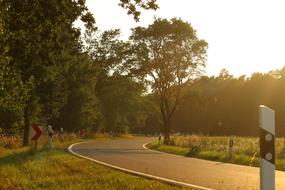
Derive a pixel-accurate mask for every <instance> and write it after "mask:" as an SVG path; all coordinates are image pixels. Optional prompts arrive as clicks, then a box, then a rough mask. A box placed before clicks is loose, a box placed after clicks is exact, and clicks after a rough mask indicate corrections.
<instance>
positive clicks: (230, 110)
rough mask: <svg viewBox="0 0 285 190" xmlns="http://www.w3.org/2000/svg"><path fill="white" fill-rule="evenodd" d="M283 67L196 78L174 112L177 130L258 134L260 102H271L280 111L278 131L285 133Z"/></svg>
mask: <svg viewBox="0 0 285 190" xmlns="http://www.w3.org/2000/svg"><path fill="white" fill-rule="evenodd" d="M283 70H284V69H280V70H276V71H272V72H269V73H267V74H261V73H255V74H252V76H250V77H245V76H241V77H239V78H234V77H233V76H231V75H230V74H229V73H228V72H225V71H223V72H222V73H223V74H222V73H221V74H220V75H219V76H217V77H207V76H205V77H202V78H200V79H196V80H195V81H194V82H193V83H191V85H190V86H189V87H186V89H185V91H186V92H187V94H189V96H188V98H187V99H185V100H184V103H183V105H181V106H180V108H179V110H178V111H177V112H176V113H175V114H174V116H173V123H175V125H174V127H173V129H174V131H179V132H183V133H196V134H197V133H198V134H199V133H203V134H208V135H241V136H258V135H259V128H258V106H259V105H267V106H269V107H270V108H272V109H273V110H275V112H276V135H277V136H284V135H285V130H284V123H285V119H284V117H283V115H284V114H285V110H284V107H285V101H284V95H283V94H284V92H285V89H284V87H285V80H284V77H282V75H280V74H278V73H282V71H283ZM225 73H228V74H226V75H225ZM273 73H274V75H273ZM191 89H192V90H191ZM193 89H194V91H195V92H194V91H193ZM195 94H196V95H195Z"/></svg>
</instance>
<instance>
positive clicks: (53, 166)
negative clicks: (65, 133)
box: [0, 139, 186, 190]
mask: <svg viewBox="0 0 285 190" xmlns="http://www.w3.org/2000/svg"><path fill="white" fill-rule="evenodd" d="M75 141H78V139H77V140H76V139H73V140H72V141H68V142H66V143H64V144H60V143H59V142H56V143H55V148H53V149H51V150H49V149H47V148H45V147H44V146H42V145H41V146H40V147H39V149H38V151H37V152H36V153H34V152H33V151H31V149H29V148H3V147H2V148H1V147H0V148H1V152H0V189H1V190H15V189H24V190H26V189H27V190H30V189H36V190H39V189H58V190H61V189H68V190H72V189H74V190H79V189H80V190H84V189H86V190H87V189H88V190H89V189H92V190H96V189H98V190H105V189H106V190H117V189H121V190H135V189H138V190H139V189H141V190H152V189H153V190H158V189H161V190H178V189H186V188H180V187H176V186H172V185H168V184H165V183H162V182H158V181H155V180H148V179H145V178H143V177H137V176H133V175H130V174H126V173H123V172H120V171H117V170H114V169H110V168H107V167H104V166H101V165H99V164H96V163H94V162H91V161H87V160H85V159H82V158H78V157H76V156H74V155H71V154H70V153H68V152H66V151H65V149H64V148H65V147H67V146H68V144H71V143H72V142H75Z"/></svg>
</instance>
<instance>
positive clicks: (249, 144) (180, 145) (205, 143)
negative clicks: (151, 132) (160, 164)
mask: <svg viewBox="0 0 285 190" xmlns="http://www.w3.org/2000/svg"><path fill="white" fill-rule="evenodd" d="M171 139H172V142H173V145H164V144H161V145H158V142H157V141H154V142H151V143H150V144H148V145H147V147H148V148H150V149H154V150H158V151H162V152H167V153H171V154H177V155H182V156H187V157H195V158H201V159H206V160H213V161H220V162H227V163H234V164H241V165H247V166H259V139H258V138H254V137H235V138H234V146H233V153H232V157H230V156H229V152H228V146H229V145H228V144H229V137H218V136H216V137H213V136H212V137H210V136H202V135H188V136H172V138H171ZM275 147H276V169H278V170H283V171H285V139H284V138H277V139H276V142H275Z"/></svg>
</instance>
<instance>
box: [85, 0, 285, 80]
mask: <svg viewBox="0 0 285 190" xmlns="http://www.w3.org/2000/svg"><path fill="white" fill-rule="evenodd" d="M118 2H119V0H87V6H88V7H89V9H90V10H91V11H92V12H93V14H94V16H95V18H96V22H97V26H98V27H99V29H101V30H106V29H112V28H120V29H121V31H122V36H123V37H124V38H127V37H128V36H129V34H130V28H132V27H135V26H138V25H142V26H147V25H149V24H150V23H152V21H153V18H154V16H156V17H163V18H173V17H179V18H182V19H183V20H186V21H188V22H190V23H191V24H192V26H193V27H194V29H196V30H197V34H198V36H199V38H202V39H205V40H206V41H207V42H208V43H209V49H208V64H207V73H208V74H209V75H217V74H218V73H219V72H220V70H221V69H222V68H226V69H228V70H229V71H230V73H232V74H234V75H235V76H239V75H243V74H247V75H248V74H251V73H252V72H257V71H258V72H267V71H269V70H273V69H277V68H281V67H283V65H285V56H284V55H285V47H284V45H285V1H284V0H158V4H159V6H160V9H159V10H157V11H156V12H154V11H145V12H143V14H142V15H141V21H140V22H139V23H136V22H135V21H134V20H133V18H132V17H131V16H128V15H127V14H126V11H125V10H123V9H122V8H121V7H119V6H118Z"/></svg>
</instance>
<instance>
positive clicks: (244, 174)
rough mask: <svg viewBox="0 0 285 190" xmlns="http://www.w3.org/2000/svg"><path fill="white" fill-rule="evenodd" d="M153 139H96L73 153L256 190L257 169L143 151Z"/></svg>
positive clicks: (282, 182) (284, 176)
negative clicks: (145, 145) (144, 145)
mask: <svg viewBox="0 0 285 190" xmlns="http://www.w3.org/2000/svg"><path fill="white" fill-rule="evenodd" d="M151 140H153V138H149V137H135V138H131V139H123V140H122V139H120V140H97V141H93V142H87V143H81V144H76V145H74V146H73V147H72V151H73V152H75V153H77V154H80V155H82V156H85V157H88V158H92V159H95V160H97V161H100V162H104V163H108V164H111V165H114V166H118V167H121V168H125V169H128V170H133V171H137V172H141V173H146V174H150V175H154V176H159V177H163V178H167V179H171V180H176V181H180V182H184V183H189V184H194V185H198V186H202V187H207V188H213V189H231V190H234V189H241V190H244V189H245V190H247V189H259V168H255V167H247V166H240V165H234V164H225V163H220V162H213V161H206V160H200V159H195V158H187V157H183V156H176V155H171V154H166V153H161V152H156V151H151V150H147V149H144V148H143V147H142V145H143V144H145V143H148V142H150V141H151ZM276 189H280V190H281V189H283V190H284V189H285V172H280V171H277V172H276Z"/></svg>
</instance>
